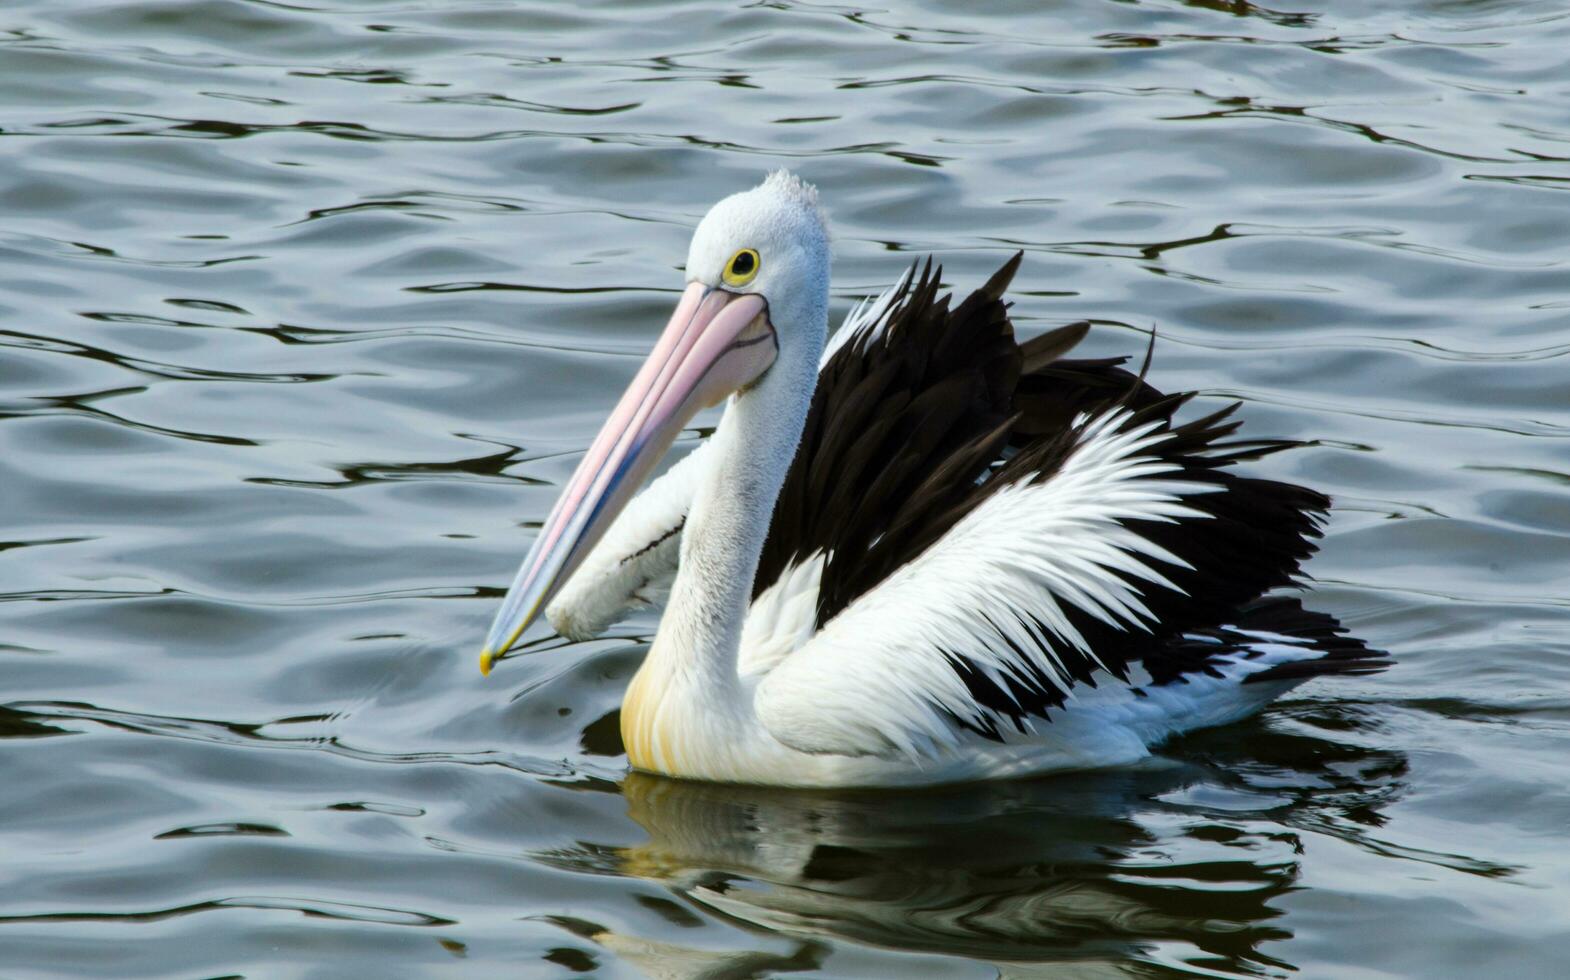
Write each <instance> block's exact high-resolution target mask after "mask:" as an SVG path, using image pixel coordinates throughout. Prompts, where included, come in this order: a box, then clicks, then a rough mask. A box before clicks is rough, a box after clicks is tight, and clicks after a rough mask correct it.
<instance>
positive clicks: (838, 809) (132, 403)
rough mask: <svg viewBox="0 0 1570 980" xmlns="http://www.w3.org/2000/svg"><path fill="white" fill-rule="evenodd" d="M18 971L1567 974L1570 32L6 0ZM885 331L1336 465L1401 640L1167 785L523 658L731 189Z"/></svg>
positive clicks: (1172, 760) (566, 654)
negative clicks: (822, 221) (492, 630)
mask: <svg viewBox="0 0 1570 980" xmlns="http://www.w3.org/2000/svg"><path fill="white" fill-rule="evenodd" d="M0 40H3V43H0V345H3V350H0V514H3V515H4V517H3V525H0V526H3V533H0V537H3V539H4V543H3V544H0V548H3V551H0V598H3V599H4V600H6V602H5V603H4V605H3V606H0V609H3V612H0V699H3V701H0V703H3V704H4V707H3V708H0V735H3V736H5V737H4V740H3V741H0V785H3V786H4V787H5V790H4V792H3V793H0V854H3V860H0V973H3V974H4V975H6V976H7V977H18V978H31V977H57V976H105V977H118V978H131V977H174V976H180V977H199V976H217V975H246V976H265V977H288V976H347V975H378V974H380V975H399V976H408V975H421V976H426V975H429V976H436V975H476V974H478V975H496V974H500V973H509V974H513V975H522V976H552V975H566V974H569V973H573V972H594V973H597V974H598V975H602V976H608V977H627V976H639V975H648V976H666V977H685V976H697V975H704V976H712V977H752V976H773V975H778V974H789V973H792V972H796V973H800V974H804V975H816V976H825V977H827V976H833V977H890V976H901V977H918V976H931V977H991V976H998V975H1004V976H1008V977H1042V976H1052V977H1059V976H1074V977H1113V976H1130V977H1156V976H1169V975H1181V974H1195V975H1206V976H1288V975H1294V974H1296V975H1301V976H1308V977H1327V976H1335V977H1360V978H1364V977H1368V978H1371V977H1414V976H1424V977H1440V976H1475V975H1480V974H1483V973H1487V972H1505V973H1507V974H1508V975H1510V976H1558V975H1563V974H1562V970H1563V964H1564V962H1565V961H1566V959H1567V957H1570V854H1567V851H1570V849H1567V847H1566V844H1567V840H1566V838H1567V828H1570V787H1567V782H1570V781H1567V779H1566V772H1567V770H1566V764H1565V759H1566V757H1567V751H1570V657H1567V653H1570V608H1567V601H1566V593H1565V583H1566V582H1567V581H1570V507H1567V506H1566V488H1567V485H1570V455H1567V452H1566V450H1567V448H1570V443H1567V441H1566V440H1567V436H1570V388H1567V386H1566V383H1565V378H1566V370H1567V368H1566V364H1567V360H1566V355H1567V353H1570V329H1567V328H1570V263H1567V258H1566V257H1567V254H1570V251H1567V249H1570V214H1567V211H1566V208H1567V205H1570V198H1567V196H1566V192H1567V191H1570V167H1567V166H1566V162H1567V159H1570V108H1567V106H1570V99H1567V97H1570V69H1567V62H1570V57H1567V55H1566V54H1565V52H1566V51H1567V50H1570V6H1566V5H1565V4H1563V3H1557V2H1537V3H1532V2H1456V0H1451V2H1421V0H1419V2H1403V0H1395V2H1391V3H1383V4H1368V3H1362V2H1358V3H1348V2H1341V0H1332V2H1330V3H1328V4H1326V3H1319V2H1311V0H1305V2H1296V0H1272V2H1271V4H1270V5H1268V6H1256V5H1254V4H1251V3H1248V2H1244V0H1190V2H1188V3H1182V2H1176V0H1146V2H1104V0H1068V2H1066V3H1063V4H1057V5H1051V6H1049V7H1047V8H1046V9H1043V5H1041V4H1035V3H998V4H989V5H979V4H965V5H955V4H940V3H937V2H935V0H934V2H929V3H927V4H925V5H916V4H905V3H900V2H893V0H891V2H887V3H883V4H879V5H875V6H869V7H855V6H839V5H834V4H827V3H811V4H809V3H797V2H770V3H766V4H746V5H743V4H733V5H721V4H712V3H696V2H687V3H674V4H663V5H659V4H652V3H631V2H624V3H620V4H612V3H604V4H594V5H585V6H583V7H577V6H572V7H569V6H567V5H562V4H554V3H545V2H543V0H539V2H534V3H507V2H490V3H445V2H442V3H437V2H429V0H409V2H401V3H357V2H348V0H339V2H331V3H328V2H322V3H318V2H314V0H303V2H300V3H282V2H261V0H256V2H239V0H200V2H186V0H166V2H161V3H147V2H144V3H122V4H115V3H105V2H75V3H70V2H60V0H31V2H20V3H17V2H13V3H10V4H7V5H6V6H5V7H4V8H3V9H0ZM780 164H786V165H789V166H791V167H794V168H796V169H798V170H799V171H800V172H801V173H802V174H803V175H805V176H806V177H807V178H808V179H810V180H813V181H815V182H817V183H818V184H819V186H820V187H821V189H822V193H823V196H824V199H825V201H826V203H827V204H828V206H829V208H830V211H831V215H832V219H833V222H834V227H835V231H836V236H837V241H836V246H835V248H836V268H835V300H834V302H835V314H836V316H837V315H839V314H841V313H842V312H843V311H844V310H845V309H846V308H848V306H849V305H850V303H851V301H852V300H854V299H855V298H857V297H859V296H861V295H863V294H865V293H867V292H871V291H875V290H876V289H878V288H880V287H881V286H882V285H884V284H886V283H887V282H889V281H890V280H892V279H893V278H894V277H895V276H896V275H897V274H898V273H899V271H900V270H901V268H902V267H903V266H904V264H906V263H907V262H908V261H909V260H910V259H911V258H912V257H913V256H919V255H924V254H926V253H928V252H932V253H936V254H937V255H938V256H939V257H940V258H941V259H942V260H943V261H945V262H946V263H947V277H946V278H947V279H948V280H949V281H951V282H953V283H955V284H956V286H959V287H968V286H971V285H974V284H976V283H977V282H979V281H980V278H981V277H982V276H983V275H984V274H986V273H987V272H989V271H990V270H991V269H992V268H994V267H995V266H996V265H997V264H998V263H999V262H1000V261H1001V260H1002V259H1003V258H1004V257H1005V256H1006V255H1007V254H1008V253H1010V252H1011V251H1012V250H1013V249H1015V248H1023V249H1024V250H1025V251H1026V253H1027V259H1026V263H1025V267H1024V270H1023V272H1022V274H1021V277H1020V279H1019V280H1018V284H1017V285H1018V288H1017V289H1016V291H1015V292H1014V299H1015V301H1016V304H1017V305H1016V307H1015V313H1016V314H1017V322H1018V324H1019V327H1020V329H1021V331H1022V332H1026V333H1034V332H1037V331H1039V330H1042V329H1045V328H1047V327H1050V326H1053V325H1056V324H1059V323H1063V322H1067V321H1070V320H1073V319H1078V318H1082V317H1089V318H1091V319H1094V320H1095V321H1096V322H1097V324H1099V327H1098V329H1097V330H1096V331H1095V332H1094V334H1093V336H1092V338H1091V340H1090V341H1089V347H1090V349H1091V350H1093V351H1095V352H1097V353H1106V354H1111V353H1126V352H1130V351H1134V350H1140V349H1142V347H1143V344H1144V341H1145V331H1147V330H1148V329H1149V328H1150V327H1151V326H1152V325H1155V326H1157V327H1158V328H1159V336H1160V340H1159V343H1158V346H1157V355H1156V362H1155V368H1154V374H1153V377H1154V380H1155V381H1156V382H1157V383H1158V384H1160V385H1162V386H1163V387H1166V388H1168V389H1172V388H1186V387H1193V388H1198V389H1201V390H1203V391H1204V392H1206V393H1207V395H1208V396H1213V397H1209V398H1207V402H1208V403H1209V404H1219V403H1220V401H1221V400H1223V399H1230V398H1241V399H1243V400H1244V401H1245V402H1246V405H1245V408H1244V415H1245V416H1246V418H1247V420H1248V431H1250V432H1252V433H1254V434H1256V435H1264V436H1281V437H1294V438H1299V439H1306V440H1310V441H1311V442H1312V445H1311V446H1310V447H1309V448H1305V449H1302V450H1300V451H1297V452H1294V453H1291V454H1287V455H1283V456H1278V457H1275V458H1273V459H1271V460H1269V461H1267V462H1265V463H1263V464H1260V465H1259V466H1258V467H1256V470H1258V471H1262V472H1266V473H1270V474H1272V475H1275V476H1279V477H1284V478H1289V479H1295V480H1300V481H1303V482H1306V483H1308V484H1311V485H1313V486H1316V487H1319V488H1321V489H1324V490H1327V491H1328V492H1330V493H1332V494H1333V495H1334V496H1335V498H1336V503H1337V509H1336V511H1335V516H1334V520H1333V523H1332V526H1331V528H1330V533H1329V535H1328V537H1327V539H1326V541H1325V546H1324V550H1323V553H1322V554H1321V555H1320V556H1319V557H1318V558H1317V559H1316V560H1315V562H1314V563H1313V565H1312V566H1311V567H1312V571H1313V573H1314V575H1315V576H1316V577H1317V578H1318V580H1319V582H1320V586H1319V588H1318V592H1317V598H1316V600H1315V603H1316V604H1317V605H1319V606H1321V607H1323V608H1326V609H1328V610H1331V611H1334V612H1336V613H1338V614H1339V615H1341V616H1343V617H1344V618H1345V619H1346V620H1347V622H1348V623H1350V624H1351V625H1352V626H1354V627H1355V629H1356V630H1357V631H1358V632H1359V633H1361V634H1362V635H1364V636H1366V637H1367V638H1368V639H1369V640H1370V641H1372V642H1375V643H1377V644H1378V645H1380V646H1382V647H1385V648H1388V649H1390V650H1391V651H1393V652H1394V653H1395V655H1396V656H1397V657H1398V658H1399V665H1398V666H1397V667H1396V668H1394V669H1393V670H1391V671H1389V672H1388V673H1386V674H1384V675H1382V676H1379V677H1374V678H1364V679H1357V680H1351V681H1338V682H1315V683H1313V684H1311V685H1309V686H1307V687H1305V688H1303V689H1301V691H1300V692H1299V693H1298V694H1296V695H1295V696H1293V697H1291V698H1290V699H1288V700H1286V701H1284V702H1282V703H1280V704H1279V705H1278V706H1276V707H1275V708H1273V709H1272V710H1271V711H1269V712H1268V713H1267V714H1266V715H1264V716H1263V717H1262V718H1260V719H1257V720H1255V721H1251V722H1248V723H1245V724H1241V725H1236V726H1232V727H1229V728H1226V729H1221V730H1216V731H1211V732H1207V733H1204V734H1201V735H1199V736H1197V737H1193V738H1190V739H1187V740H1185V741H1182V742H1180V743H1178V744H1175V745H1173V746H1171V747H1170V749H1169V750H1168V751H1166V752H1165V753H1164V754H1163V762H1162V763H1161V764H1159V765H1154V766H1148V767H1145V768H1141V769H1138V770H1135V771H1121V772H1107V773H1098V774H1089V775H1081V776H1068V777H1062V778H1055V779H1047V780H1040V781H1036V782H1031V783H1024V784H1013V785H998V786H989V787H981V788H969V789H963V790H948V791H944V792H939V793H930V794H904V795H898V796H893V797H891V796H889V795H887V794H856V793H848V794H846V793H841V794H832V795H825V794H812V793H780V792H767V791H760V790H751V789H738V788H724V787H710V786H695V785H682V784H676V783H671V782H666V781H661V780H658V779H652V778H647V777H633V778H629V779H625V780H624V760H623V758H622V757H621V755H620V747H619V744H618V741H617V736H616V734H615V725H614V721H613V720H611V719H610V718H609V716H610V715H611V712H613V711H614V709H615V708H616V706H617V704H618V703H619V699H620V693H621V690H622V687H623V686H624V684H625V682H626V680H627V678H628V676H629V674H630V673H631V671H632V670H633V669H634V667H635V665H636V663H637V661H638V658H639V656H640V655H641V653H642V651H643V649H644V647H643V646H642V641H641V639H640V638H644V637H647V635H648V634H649V632H650V630H651V627H652V624H651V622H649V621H648V620H641V621H634V622H632V623H630V624H628V625H626V626H623V627H620V628H618V630H617V631H615V633H614V635H613V636H612V637H611V638H608V639H604V640H601V641H597V642H593V643H582V644H573V645H567V646H563V647H562V648H561V649H558V650H556V651H554V652H552V653H550V654H548V655H541V656H537V657H532V658H525V659H515V660H511V661H509V662H508V663H507V664H505V665H503V667H502V668H501V669H499V670H498V671H497V673H496V674H495V675H494V676H493V677H491V678H490V679H489V680H486V679H482V678H481V677H480V675H479V672H478V671H477V670H476V664H475V654H476V652H477V649H478V644H479V641H480V639H481V637H482V636H483V633H484V631H485V627H486V625H487V623H488V621H489V618H490V616H491V615H492V613H493V612H494V610H495V608H496V606H497V603H498V600H499V596H500V590H501V588H502V587H503V586H504V585H505V584H506V583H507V581H508V580H509V578H510V576H511V574H512V572H513V570H514V568H515V567H516V563H517V561H518V560H519V558H520V557H521V556H522V553H523V552H524V550H525V549H526V547H527V545H528V542H529V540H530V537H531V533H532V532H531V530H530V528H532V527H533V526H535V523H536V522H538V521H539V520H540V519H541V518H542V517H543V516H544V513H545V510H546V508H547V507H548V506H549V503H550V501H551V499H552V498H553V496H554V494H555V492H556V488H557V487H558V486H559V485H560V483H561V481H562V480H563V479H564V478H565V476H566V475H567V474H568V472H569V471H570V469H571V467H572V466H573V464H574V462H575V460H576V453H578V452H579V451H581V450H582V449H583V447H584V446H585V445H586V444H587V442H588V440H589V438H590V437H591V435H592V434H593V431H594V429H595V428H596V427H597V425H598V423H599V421H600V419H601V417H602V416H603V414H604V413H605V411H606V410H607V409H608V408H609V406H610V405H611V404H612V402H613V400H614V398H615V396H616V394H617V392H618V391H619V390H620V388H621V387H622V385H623V384H625V382H626V381H627V380H628V378H629V377H630V376H631V374H632V372H633V370H634V369H635V367H636V364H637V359H638V357H639V356H640V355H641V353H642V352H643V351H644V350H645V349H646V348H647V347H648V346H649V344H650V343H651V341H652V338H653V336H654V334H655V332H656V331H657V329H658V327H659V325H660V324H661V323H662V322H663V320H664V316H665V314H666V312H667V311H668V309H669V307H670V304H671V303H672V301H673V299H674V297H675V295H676V292H677V289H678V287H679V285H680V276H679V272H678V271H677V267H678V265H679V263H680V262H681V261H682V259H683V258H684V254H685V249H686V239H687V236H688V234H689V231H690V229H691V227H692V226H693V224H694V223H695V222H696V220H697V219H698V217H699V216H701V214H702V213H703V211H704V210H705V209H706V208H707V207H708V205H709V204H710V203H711V202H712V201H713V200H715V199H716V198H717V197H718V196H720V195H721V194H723V193H727V192H730V191H732V190H736V189H741V188H744V187H747V186H750V185H751V184H752V183H753V182H755V181H756V179H757V178H758V177H759V175H760V174H761V173H763V172H764V171H765V170H766V169H768V168H771V167H774V166H777V165H780Z"/></svg>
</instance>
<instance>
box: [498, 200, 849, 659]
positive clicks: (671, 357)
mask: <svg viewBox="0 0 1570 980" xmlns="http://www.w3.org/2000/svg"><path fill="white" fill-rule="evenodd" d="M828 290H829V244H828V232H827V230H826V229H825V227H824V222H823V215H822V213H821V212H820V211H819V210H818V201H817V192H816V191H815V190H813V188H812V187H811V186H809V185H807V184H804V183H802V181H801V180H800V179H799V178H797V177H796V176H794V175H792V174H790V173H787V172H786V171H783V170H781V171H778V172H776V173H773V174H770V175H769V177H768V178H767V179H766V180H764V182H763V183H762V184H759V185H758V186H757V187H754V188H753V189H752V190H750V191H743V192H742V193H740V194H732V195H731V196H730V197H727V198H725V199H724V200H723V201H721V202H719V203H718V204H716V205H714V207H713V208H711V209H710V210H709V213H708V214H707V215H705V216H704V218H703V221H702V222H700V223H699V224H698V229H697V231H696V232H694V233H693V236H692V245H691V247H690V248H689V249H688V251H687V288H686V289H685V290H683V291H682V295H681V300H680V301H679V302H678V303H677V304H676V311H675V312H674V313H673V314H672V315H671V318H670V322H669V323H668V324H667V325H666V327H665V332H664V334H662V335H661V336H660V339H659V341H658V342H657V343H656V344H655V345H654V352H653V353H652V354H650V355H649V359H648V360H647V361H646V362H644V365H643V368H642V369H641V370H640V371H639V372H638V376H637V377H636V378H634V379H633V382H632V385H631V386H630V387H629V388H628V389H627V391H626V393H625V394H623V395H622V398H621V401H620V402H619V403H618V404H617V406H616V410H615V411H614V412H613V413H612V414H611V417H610V419H609V420H607V421H606V423H605V426H604V427H603V428H602V429H601V430H600V434H599V435H598V436H596V437H595V439H594V442H593V444H592V445H590V447H589V451H588V453H586V454H585V455H584V458H583V461H582V462H581V463H579V464H578V469H577V471H576V472H574V473H573V475H572V479H571V480H569V481H568V483H567V487H566V489H565V490H564V491H563V492H562V495H561V497H560V498H559V499H558V500H557V501H556V505H555V507H553V508H552V509H551V513H550V516H549V517H547V518H546V520H545V525H544V526H543V527H542V528H541V529H540V535H539V537H538V538H536V539H535V542H534V547H533V548H532V549H530V551H529V555H528V557H527V558H525V559H524V561H523V566H522V567H521V568H520V569H519V570H518V576H517V578H515V579H514V580H513V583H512V587H511V588H510V589H509V590H508V591H507V598H506V599H505V600H504V601H503V602H502V608H501V612H500V613H498V614H497V616H496V621H495V623H494V624H493V625H492V626H491V632H490V635H489V636H488V637H487V638H486V641H485V649H484V651H483V652H482V653H481V654H480V669H481V670H482V671H485V672H487V673H489V671H490V667H491V663H492V662H493V660H494V658H496V657H497V656H499V655H501V654H503V653H505V652H506V651H507V650H508V649H509V648H511V647H512V645H513V644H515V643H517V642H518V638H519V637H520V636H521V635H522V634H523V631H524V630H525V629H526V628H528V625H529V624H530V623H531V622H533V621H534V618H535V616H537V615H539V613H540V610H542V609H544V608H545V605H546V603H548V602H549V601H550V600H551V597H552V596H554V595H555V594H556V592H557V590H558V589H560V587H561V586H562V585H564V584H566V582H567V579H568V578H569V577H570V576H571V575H572V573H573V571H574V570H575V569H577V567H578V566H579V565H580V564H581V563H582V562H583V559H584V558H585V557H587V556H588V554H589V552H590V550H591V549H593V547H594V545H595V543H596V542H597V541H598V540H599V539H600V536H601V535H602V534H604V532H605V529H606V528H607V527H609V526H610V524H611V522H612V521H614V520H615V519H616V515H617V514H619V513H620V512H621V510H622V508H623V507H624V506H626V503H627V501H628V500H629V499H631V497H632V495H633V494H634V493H635V492H637V490H638V487H639V486H640V485H641V484H642V483H643V480H644V477H645V476H647V475H648V473H649V470H650V469H652V468H653V466H654V464H655V463H656V462H658V460H659V459H660V457H662V456H664V455H665V452H666V450H668V449H669V448H670V445H671V443H672V442H673V441H675V438H676V436H677V434H678V433H680V432H681V430H682V428H683V427H684V426H685V425H686V424H687V422H688V421H689V420H691V418H692V416H693V415H695V414H697V412H698V410H699V409H702V408H705V407H708V406H710V405H715V404H718V403H719V402H720V401H722V400H723V399H724V398H726V397H727V396H728V395H731V394H733V393H735V392H737V391H741V390H744V389H747V388H749V387H751V386H753V385H756V384H758V383H759V382H760V381H762V380H763V379H764V376H765V375H767V374H769V373H770V372H771V371H772V372H776V373H777V372H781V371H784V372H786V373H787V374H788V375H789V376H790V377H791V378H793V379H803V378H804V379H805V380H802V381H800V383H803V384H808V385H810V384H811V378H812V375H811V374H809V373H806V372H810V371H815V370H816V368H817V362H818V357H819V354H820V352H821V351H822V349H823V342H824V335H825V333H826V331H827V324H828V316H827V311H828ZM776 362H778V364H776Z"/></svg>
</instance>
